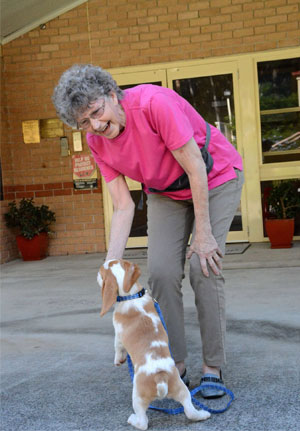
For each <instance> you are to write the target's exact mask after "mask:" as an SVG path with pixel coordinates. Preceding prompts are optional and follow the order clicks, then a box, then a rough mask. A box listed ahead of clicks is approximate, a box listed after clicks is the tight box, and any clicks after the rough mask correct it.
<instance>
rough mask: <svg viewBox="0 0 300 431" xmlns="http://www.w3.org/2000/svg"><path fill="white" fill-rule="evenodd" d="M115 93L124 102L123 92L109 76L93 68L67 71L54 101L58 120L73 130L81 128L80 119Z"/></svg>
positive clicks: (107, 73)
mask: <svg viewBox="0 0 300 431" xmlns="http://www.w3.org/2000/svg"><path fill="white" fill-rule="evenodd" d="M111 91H114V92H115V93H116V95H117V97H118V100H122V98H123V91H122V90H121V88H120V87H118V85H117V83H116V81H114V79H113V77H112V76H111V74H110V73H109V72H106V71H105V70H103V69H102V68H101V67H98V66H93V65H91V64H76V65H74V66H72V67H70V69H68V70H66V71H65V72H64V73H63V74H62V75H61V77H60V80H59V82H58V85H57V86H56V87H55V89H54V92H53V96H52V101H53V103H54V106H55V108H56V112H57V115H58V117H59V118H60V119H61V120H62V121H63V122H64V123H66V124H68V125H69V126H71V127H77V118H78V115H79V114H81V113H82V112H84V111H85V110H86V109H87V108H88V107H89V105H90V104H91V103H92V102H95V100H97V99H98V98H99V97H101V96H105V97H107V96H109V94H110V92H111Z"/></svg>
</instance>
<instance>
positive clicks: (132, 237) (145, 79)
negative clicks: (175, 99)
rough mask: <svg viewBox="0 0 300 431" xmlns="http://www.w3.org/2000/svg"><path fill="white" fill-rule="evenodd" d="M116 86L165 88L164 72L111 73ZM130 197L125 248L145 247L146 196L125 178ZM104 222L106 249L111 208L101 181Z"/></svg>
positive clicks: (133, 182)
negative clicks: (131, 210)
mask: <svg viewBox="0 0 300 431" xmlns="http://www.w3.org/2000/svg"><path fill="white" fill-rule="evenodd" d="M112 76H113V77H114V79H115V80H116V82H117V84H118V85H119V86H120V87H121V88H122V89H125V88H129V87H133V86H135V85H138V84H155V85H161V86H164V87H166V86H167V79H166V70H153V71H151V70H150V71H141V72H132V73H120V74H116V73H112ZM126 182H127V184H128V187H129V190H130V193H131V197H132V199H133V201H134V203H135V213H134V219H133V223H132V228H131V231H130V234H129V238H128V242H127V245H126V247H127V248H130V247H132V248H133V247H146V246H147V195H146V194H145V193H144V192H143V191H142V186H141V183H139V182H137V181H133V180H131V179H130V178H127V177H126ZM102 190H103V205H104V220H105V240H106V247H108V243H109V233H110V225H111V217H112V213H113V206H112V202H111V198H110V195H109V192H108V189H107V187H106V184H105V181H104V180H103V179H102Z"/></svg>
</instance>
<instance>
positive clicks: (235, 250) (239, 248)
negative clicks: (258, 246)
mask: <svg viewBox="0 0 300 431" xmlns="http://www.w3.org/2000/svg"><path fill="white" fill-rule="evenodd" d="M250 245H251V244H249V243H248V242H247V243H246V242H238V243H234V244H226V248H225V254H243V253H244V252H245V251H246V250H247V248H249V247H250Z"/></svg>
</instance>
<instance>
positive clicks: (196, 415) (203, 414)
mask: <svg viewBox="0 0 300 431" xmlns="http://www.w3.org/2000/svg"><path fill="white" fill-rule="evenodd" d="M210 416H211V414H210V413H209V412H207V411H206V410H196V409H195V410H194V411H193V412H190V413H189V415H188V418H189V419H190V420H191V421H205V420H206V419H208V418H210Z"/></svg>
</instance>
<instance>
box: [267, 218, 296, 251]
mask: <svg viewBox="0 0 300 431" xmlns="http://www.w3.org/2000/svg"><path fill="white" fill-rule="evenodd" d="M265 227H266V232H267V235H268V237H269V239H270V242H271V248H291V247H292V240H293V236H294V229H295V220H294V219H266V220H265Z"/></svg>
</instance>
